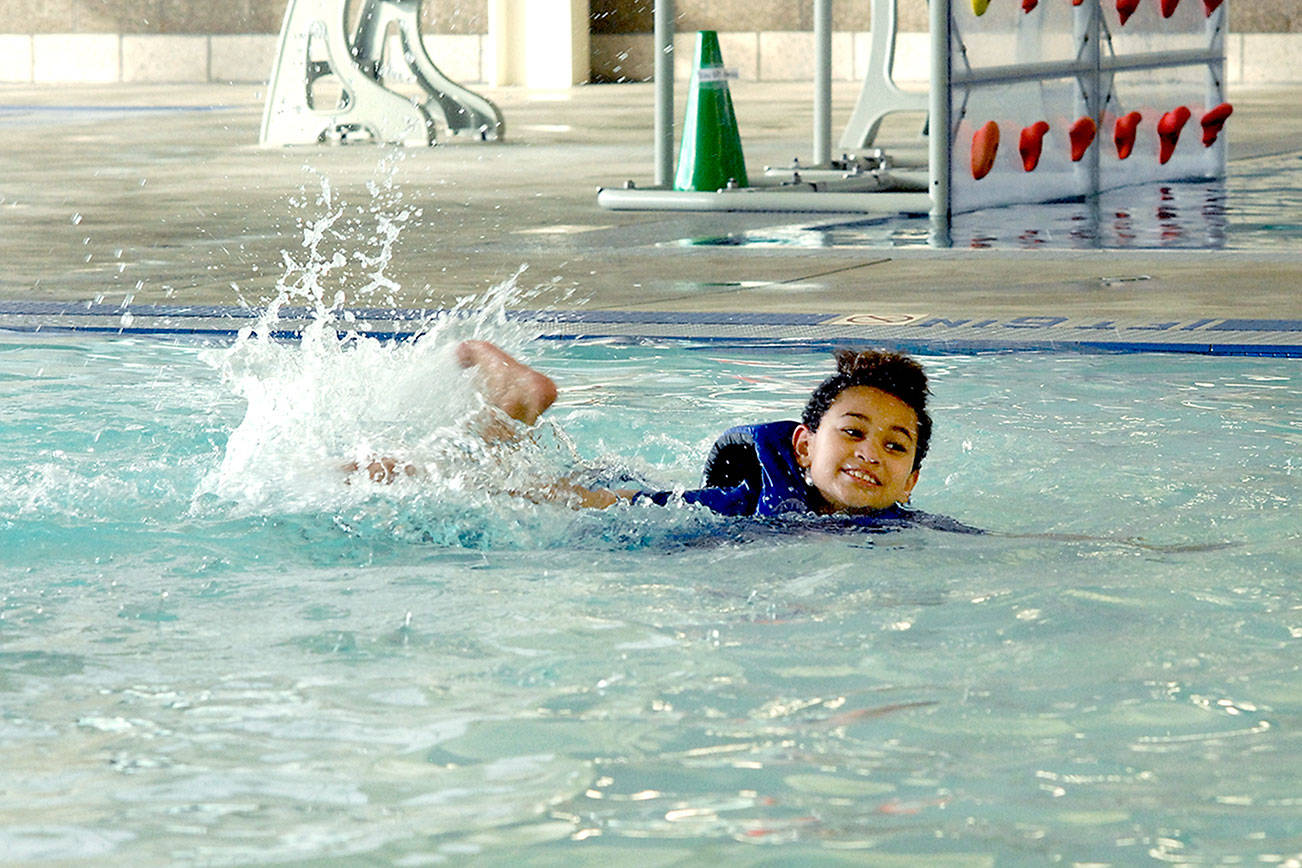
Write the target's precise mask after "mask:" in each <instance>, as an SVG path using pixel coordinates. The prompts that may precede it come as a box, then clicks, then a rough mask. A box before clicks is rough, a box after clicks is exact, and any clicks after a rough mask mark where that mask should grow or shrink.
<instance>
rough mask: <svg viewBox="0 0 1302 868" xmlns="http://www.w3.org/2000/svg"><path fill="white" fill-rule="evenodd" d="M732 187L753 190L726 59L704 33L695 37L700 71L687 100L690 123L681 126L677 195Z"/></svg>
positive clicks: (716, 40) (714, 38) (694, 72)
mask: <svg viewBox="0 0 1302 868" xmlns="http://www.w3.org/2000/svg"><path fill="white" fill-rule="evenodd" d="M729 181H734V182H736V184H737V185H738V186H741V187H746V186H749V185H750V182H749V180H747V178H746V160H745V159H744V158H743V157H742V153H741V134H740V133H739V132H738V131H737V116H736V115H735V114H733V111H732V95H731V94H730V93H729V92H728V76H727V73H726V72H725V71H724V68H723V54H722V53H721V52H720V51H719V34H717V33H715V32H714V31H713V30H702V31H700V32H699V33H697V34H696V65H695V67H694V68H693V69H692V82H691V85H690V86H689V92H688V96H687V119H686V120H685V121H684V122H683V143H682V147H681V148H680V150H679V152H678V174H677V176H676V177H675V178H674V189H675V190H704V191H709V192H714V191H715V190H718V189H720V188H721V187H726V186H727V185H728V182H729Z"/></svg>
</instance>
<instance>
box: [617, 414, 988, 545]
mask: <svg viewBox="0 0 1302 868" xmlns="http://www.w3.org/2000/svg"><path fill="white" fill-rule="evenodd" d="M796 424H797V423H795V422H790V421H784V422H767V423H763V424H760V425H740V426H738V427H736V428H729V429H728V430H727V431H725V432H723V435H722V436H721V437H719V439H718V440H717V441H715V444H714V447H713V448H712V449H711V450H710V456H709V458H707V459H706V461H705V486H704V487H703V488H696V489H692V490H691V491H684V492H673V491H656V492H644V493H640V494H638V495H637V497H635V498H634V501H635V502H636V501H639V500H642V499H649V500H651V501H652V502H653V503H658V504H660V505H661V506H664V505H665V504H667V503H669V502H671V501H674V500H680V501H683V502H684V503H695V504H699V505H701V506H704V507H707V508H709V509H711V510H713V511H714V512H717V513H719V514H721V515H731V516H743V515H753V516H762V517H772V516H780V515H792V514H794V516H805V517H813V516H815V515H817V513H816V512H815V510H814V509H813V508H812V507H811V506H810V500H811V497H810V493H811V492H810V489H809V486H808V485H806V484H805V479H804V472H803V471H802V470H801V468H800V467H799V465H797V464H796V462H795V452H794V451H793V450H792V448H791V437H792V434H793V433H794V432H795V430H796ZM828 518H829V519H831V520H832V521H834V523H836V524H838V525H841V526H853V527H860V528H864V529H872V530H890V529H893V528H904V527H927V528H932V529H934V530H946V531H953V532H956V533H980V532H981V531H980V530H978V529H977V528H973V527H969V526H967V525H965V524H963V523H962V522H959V521H955V520H954V519H952V518H948V517H946V516H943V515H932V514H930V513H926V512H922V511H921V510H917V509H909V508H907V507H904V506H901V505H900V504H898V503H897V504H894V505H892V506H888V507H886V508H885V509H881V510H877V511H876V512H872V513H865V514H848V513H847V514H838V515H835V516H829V517H828Z"/></svg>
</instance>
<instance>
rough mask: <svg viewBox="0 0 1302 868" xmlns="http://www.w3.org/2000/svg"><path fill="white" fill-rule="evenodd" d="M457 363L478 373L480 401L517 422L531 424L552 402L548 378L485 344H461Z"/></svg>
mask: <svg viewBox="0 0 1302 868" xmlns="http://www.w3.org/2000/svg"><path fill="white" fill-rule="evenodd" d="M457 361H458V362H460V363H461V367H463V368H477V369H478V371H479V375H480V380H479V386H480V390H481V391H482V392H483V395H484V399H485V400H486V401H488V403H489V404H491V405H492V406H494V407H496V408H498V409H499V410H501V411H502V412H503V413H505V414H506V415H508V416H510V417H511V418H512V419H514V420H516V421H517V422H523V423H524V424H526V425H532V424H534V423H535V422H537V421H538V417H539V416H541V415H542V414H543V413H544V412H545V411H546V410H547V408H548V407H550V406H551V405H552V403H553V402H554V401H555V400H556V383H554V382H552V378H551V377H549V376H547V375H546V374H543V373H541V372H539V371H536V370H534V369H533V368H531V367H529V366H528V365H526V364H524V363H523V362H521V361H519V360H517V359H515V358H512V357H511V356H509V355H507V353H506V352H505V351H504V350H503V349H502V348H501V347H499V346H497V345H495V344H491V343H489V342H488V341H462V342H461V344H460V345H458V346H457Z"/></svg>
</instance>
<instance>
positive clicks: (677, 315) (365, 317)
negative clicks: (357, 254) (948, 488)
mask: <svg viewBox="0 0 1302 868" xmlns="http://www.w3.org/2000/svg"><path fill="white" fill-rule="evenodd" d="M351 313H352V314H353V315H354V317H355V320H356V322H355V324H354V325H355V326H356V328H357V329H358V330H359V331H360V332H361V333H362V334H366V335H369V336H372V337H377V338H383V339H401V338H406V337H411V336H412V335H413V334H416V333H418V332H419V330H420V327H421V323H423V322H425V321H427V320H429V319H430V318H432V317H434V316H437V315H440V314H448V313H452V312H451V311H443V310H438V309H399V310H390V309H382V308H359V309H353V310H352V311H351ZM465 313H466V315H469V314H470V312H469V311H467V312H465ZM260 314H261V311H260V310H258V309H253V308H246V307H239V306H235V305H147V304H129V305H126V306H122V305H112V304H94V303H87V302H58V301H32V300H12V301H0V330H7V331H11V332H15V331H16V332H25V333H34V332H44V333H94V334H122V335H158V336H190V337H201V338H209V339H221V340H226V339H229V338H231V337H232V336H234V335H235V334H237V333H238V332H239V330H240V329H241V328H244V327H247V326H249V325H251V324H252V323H253V322H254V321H255V320H256V318H257V317H258V316H259V315H260ZM508 316H509V317H510V318H511V319H513V320H516V321H522V322H534V323H537V324H538V326H539V329H540V331H541V333H542V336H543V337H545V338H552V339H580V338H598V337H600V338H627V339H634V340H636V339H670V340H672V339H686V340H697V341H732V342H739V343H744V342H747V341H752V342H764V341H774V342H783V343H785V344H788V345H790V344H793V343H803V344H814V345H820V346H822V345H833V344H853V343H874V344H878V345H887V346H895V347H899V348H902V349H917V350H920V351H927V352H953V353H968V352H990V351H1012V350H1016V351H1027V350H1037V351H1046V350H1047V351H1094V352H1177V353H1202V354H1224V355H1270V356H1287V357H1297V358H1302V320H1294V319H1254V318H1199V319H1191V320H1179V319H1174V320H1168V321H1162V320H1141V319H1133V320H1114V319H1106V318H1102V317H1083V316H1079V315H1074V316H1065V315H1058V314H1040V315H1029V316H1028V315H1023V316H1015V317H976V316H964V315H958V314H928V315H926V316H915V317H906V316H901V317H892V316H872V315H869V314H859V315H852V316H841V315H830V314H809V313H748V312H680V311H616V310H517V311H511V312H510V313H509V314H508ZM310 317H311V311H310V310H309V309H307V308H304V307H294V308H282V309H281V322H280V323H279V325H278V332H277V335H278V336H281V337H293V336H294V335H296V334H298V332H299V330H300V329H301V328H302V327H303V325H305V324H306V322H307V321H308V320H309V319H310ZM897 320H899V321H897Z"/></svg>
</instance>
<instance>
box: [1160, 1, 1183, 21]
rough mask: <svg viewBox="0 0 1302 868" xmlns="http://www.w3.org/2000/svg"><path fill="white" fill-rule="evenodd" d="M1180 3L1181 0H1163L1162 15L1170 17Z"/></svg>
mask: <svg viewBox="0 0 1302 868" xmlns="http://www.w3.org/2000/svg"><path fill="white" fill-rule="evenodd" d="M1179 5H1180V0H1162V17H1163V18H1170V17H1171V16H1172V15H1174V14H1175V7H1177V6H1179Z"/></svg>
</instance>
